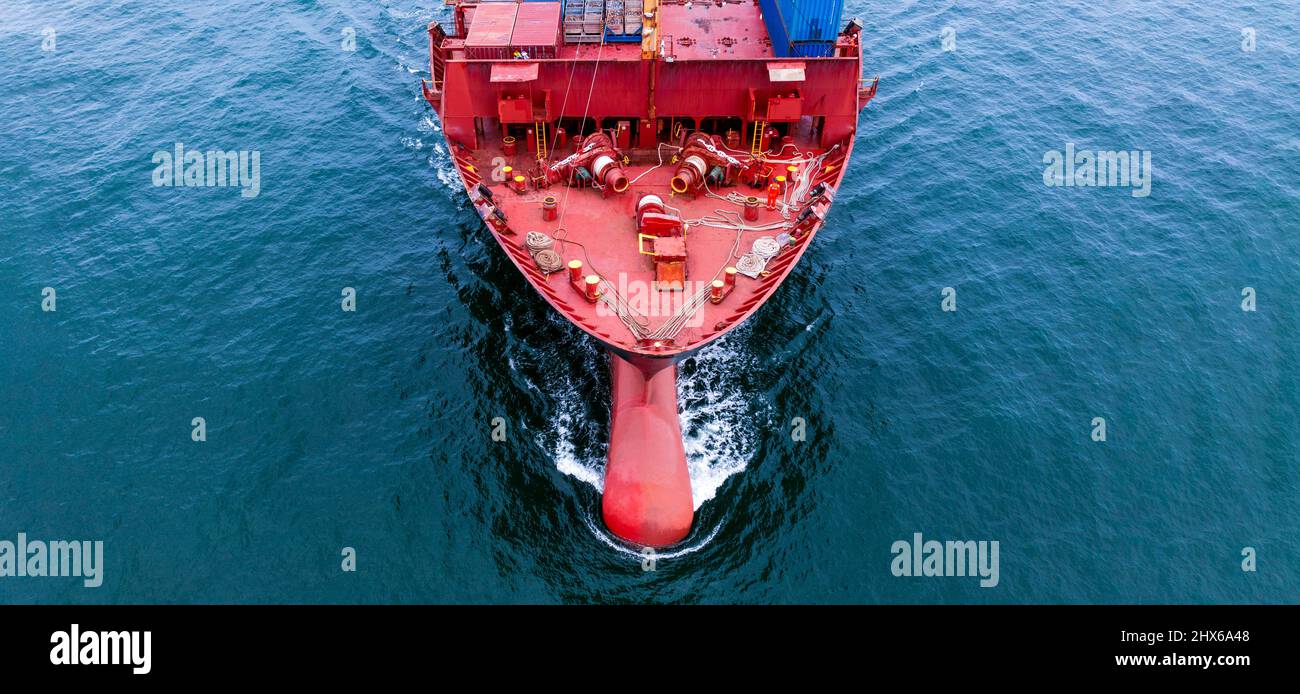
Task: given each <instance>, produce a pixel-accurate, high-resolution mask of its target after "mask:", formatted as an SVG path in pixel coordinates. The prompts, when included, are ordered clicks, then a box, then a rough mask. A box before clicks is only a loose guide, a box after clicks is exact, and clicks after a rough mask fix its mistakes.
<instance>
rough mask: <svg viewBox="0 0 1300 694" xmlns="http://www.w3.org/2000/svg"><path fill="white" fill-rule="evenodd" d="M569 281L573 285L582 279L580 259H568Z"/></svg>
mask: <svg viewBox="0 0 1300 694" xmlns="http://www.w3.org/2000/svg"><path fill="white" fill-rule="evenodd" d="M569 281H570V282H572V283H574V284H575V285H576V284H578V283H579V282H581V281H582V261H581V260H570V261H569Z"/></svg>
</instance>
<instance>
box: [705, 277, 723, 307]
mask: <svg viewBox="0 0 1300 694" xmlns="http://www.w3.org/2000/svg"><path fill="white" fill-rule="evenodd" d="M725 286H726V284H724V283H723V281H722V280H713V284H712V285H710V290H709V301H712V302H713V303H715V304H720V303H722V288H723V287H725Z"/></svg>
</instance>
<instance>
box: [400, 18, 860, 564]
mask: <svg viewBox="0 0 1300 694" xmlns="http://www.w3.org/2000/svg"><path fill="white" fill-rule="evenodd" d="M537 4H538V5H540V4H542V3H537ZM474 7H477V6H476V5H474V4H473V3H470V2H464V1H462V2H461V3H460V4H459V5H458V6H457V27H458V31H457V33H459V34H460V35H461V37H459V38H458V37H452V36H448V35H447V34H446V33H445V32H444V31H443V29H442V28H441V27H440V26H438V25H437V24H434V25H431V26H430V28H429V37H430V71H431V74H432V77H433V79H432V81H431V82H427V83H426V84H425V97H426V98H427V99H428V101H429V103H430V104H431V105H433V107H434V108H435V109H436V110H437V111H438V114H439V117H440V119H441V121H442V124H443V128H444V132H445V135H446V137H447V140H448V145H449V149H450V150H451V152H452V157H453V160H454V162H455V166H456V170H457V173H458V174H459V175H460V178H461V180H462V182H463V183H464V186H465V189H466V191H467V193H469V195H470V198H471V200H472V201H473V202H474V205H475V209H476V210H477V211H478V212H479V214H480V215H482V216H483V218H484V220H485V222H486V226H487V227H488V229H489V230H490V231H491V234H492V236H493V238H494V239H495V240H496V241H497V243H498V244H499V245H500V246H501V248H502V249H503V251H504V252H505V253H506V255H507V257H509V258H510V260H511V262H513V263H514V264H515V266H516V267H517V268H518V269H519V271H520V272H521V273H522V275H523V276H524V277H525V278H526V279H527V280H528V281H529V283H530V284H531V285H532V286H533V288H534V289H536V290H537V293H538V294H539V295H540V296H541V297H542V298H543V299H545V300H546V301H547V302H548V303H549V304H550V305H551V306H552V307H553V308H555V310H556V311H557V312H559V313H560V314H561V315H563V316H564V317H565V318H567V319H568V320H569V321H570V322H572V323H573V324H574V325H575V326H577V327H578V328H580V329H582V330H583V331H584V332H586V333H587V334H589V335H591V336H592V337H595V338H596V339H598V340H600V341H601V343H602V344H604V345H605V346H606V348H607V349H609V351H610V352H611V374H612V380H613V403H612V408H613V409H612V416H611V431H610V445H609V459H608V464H607V467H606V471H605V475H606V479H605V491H604V495H605V496H604V500H603V510H604V515H605V521H606V524H607V525H608V526H609V528H610V529H611V530H612V531H613V532H614V533H615V534H617V535H618V536H619V537H622V538H624V539H625V540H628V541H630V542H633V543H636V544H640V545H648V546H663V545H668V544H673V543H675V542H678V541H680V540H681V539H682V538H683V537H685V536H686V534H687V533H688V532H689V530H690V525H691V520H692V516H693V509H694V506H693V503H692V499H691V490H690V476H689V474H688V472H687V468H686V461H685V454H684V452H683V446H682V440H681V431H680V428H679V425H678V423H677V399H676V383H675V377H676V368H675V363H676V362H677V361H678V360H680V359H682V358H684V357H685V356H687V355H689V354H692V353H694V352H696V351H698V350H699V349H700V348H702V347H703V346H705V345H706V344H708V343H710V342H712V341H714V340H716V339H718V338H719V337H721V336H722V335H725V334H726V333H727V332H729V331H731V330H733V329H735V328H736V327H737V326H738V325H740V324H741V323H742V322H744V321H745V319H747V318H748V317H749V316H750V315H752V314H753V313H754V312H755V311H757V310H758V308H759V307H760V306H762V305H763V303H765V302H766V300H767V299H768V298H769V297H771V296H772V294H773V293H774V292H775V290H776V288H777V287H778V286H780V284H781V283H782V282H783V281H784V279H785V278H786V277H787V276H788V275H789V273H790V272H791V270H792V269H793V268H794V266H795V264H796V263H797V262H798V260H799V258H800V257H801V256H802V255H803V253H804V251H805V250H807V248H808V246H809V245H811V242H812V240H813V238H814V237H815V236H816V232H817V230H818V229H819V228H820V226H821V223H822V220H823V219H825V216H826V214H827V212H828V211H829V208H830V205H831V202H832V200H833V199H834V193H835V191H836V190H837V189H838V188H839V185H840V182H841V180H842V178H843V176H844V172H845V169H846V165H847V163H848V160H849V155H850V154H851V152H852V149H853V139H854V134H855V132H856V127H857V116H858V113H859V111H860V109H861V108H863V107H865V106H866V103H867V102H868V101H869V100H870V99H871V98H872V96H874V94H875V85H874V83H873V84H871V85H870V86H869V87H866V86H864V85H863V83H862V82H861V81H860V79H859V74H860V71H861V54H860V49H859V43H858V38H859V36H858V32H857V30H856V29H855V28H854V26H855V25H850V27H849V29H848V30H846V32H845V33H844V34H842V35H841V36H840V37H839V39H838V40H837V42H836V44H835V50H834V52H833V55H832V57H827V58H810V59H801V60H797V61H790V60H788V59H784V60H778V59H775V58H774V56H773V55H772V53H771V49H770V43H765V41H766V30H765V29H764V28H763V23H762V18H761V15H760V14H759V12H758V7H757V5H754V4H747V3H744V2H730V3H722V4H718V5H716V6H715V5H708V4H696V5H694V7H688V6H685V5H681V4H676V3H669V2H666V1H662V2H660V3H657V4H656V3H655V2H653V0H647V4H646V8H647V11H648V12H649V14H648V15H647V16H648V17H649V18H648V19H647V20H646V30H647V31H646V36H647V37H653V36H657V37H659V38H658V39H655V40H652V39H651V38H647V39H646V40H645V41H644V42H643V43H639V44H617V45H616V44H604V43H601V44H600V45H590V44H587V45H567V44H561V42H560V41H559V39H558V26H557V27H556V32H555V34H554V35H556V36H557V38H556V40H555V45H553V46H548V45H545V44H544V43H541V42H543V37H544V36H546V35H550V34H551V32H550V29H549V28H543V29H542V30H539V28H538V26H537V22H536V21H532V22H530V23H529V25H528V26H527V29H526V33H527V41H526V43H527V50H526V52H527V54H528V55H530V56H532V57H531V58H529V59H527V60H511V59H509V56H511V55H520V54H521V53H522V52H523V51H521V50H519V49H518V48H510V47H509V45H508V44H509V41H508V39H509V37H510V36H511V28H510V27H509V26H506V23H507V20H505V19H502V17H507V16H513V15H512V13H513V12H515V10H513V9H510V8H503V7H500V6H497V7H488V6H487V5H483V6H482V7H477V9H478V12H480V13H482V14H481V17H482V19H483V24H482V25H481V26H480V27H479V29H480V30H479V31H478V33H477V34H476V33H475V31H474V26H473V25H472V23H470V22H468V21H465V20H464V18H463V17H462V14H463V12H462V10H467V8H474ZM519 7H520V8H521V10H520V11H521V12H522V11H523V9H527V10H528V14H530V15H531V16H551V15H553V14H554V13H548V12H547V11H546V10H542V9H539V8H536V7H532V8H528V7H525V6H524V5H520V6H519ZM651 10H653V11H651ZM489 16H491V19H490V21H489ZM547 21H550V20H547ZM466 24H468V25H469V28H468V31H469V40H468V41H467V40H466V39H465V38H464V36H465V32H466V27H465V26H463V25H466ZM519 26H520V25H515V26H514V29H513V32H514V35H515V36H516V37H518V36H519V32H520V31H521V29H520V28H519ZM656 32H657V33H656ZM501 37H506V38H501ZM494 42H495V43H494ZM516 42H518V41H516ZM497 44H501V45H502V47H501V48H500V49H497V48H494V46H495V45H497ZM494 51H495V52H494ZM539 56H541V57H540V59H539ZM561 130H565V131H567V132H564V134H561ZM574 135H578V136H584V139H583V140H582V142H581V143H576V144H575V142H574V141H573V139H571V138H573V136H574ZM779 176H780V177H781V178H778V177H779ZM769 189H770V190H771V195H768V191H769ZM752 196H758V197H762V198H764V203H766V204H762V205H759V206H758V207H755V206H754V205H753V204H752V202H750V203H746V199H747V198H748V199H750V200H752V199H753V197H752ZM647 211H649V214H645V213H646V212H647ZM774 239H775V241H774ZM751 249H752V250H751ZM760 250H761V251H762V252H760ZM749 256H753V257H749ZM751 272H752V274H751Z"/></svg>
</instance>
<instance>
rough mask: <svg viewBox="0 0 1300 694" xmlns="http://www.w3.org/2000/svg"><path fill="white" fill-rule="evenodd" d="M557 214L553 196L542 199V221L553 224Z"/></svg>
mask: <svg viewBox="0 0 1300 694" xmlns="http://www.w3.org/2000/svg"><path fill="white" fill-rule="evenodd" d="M558 212H559V210H558V209H557V207H556V204H555V196H554V195H548V196H546V197H544V198H542V219H543V220H545V221H548V222H554V221H555V217H556V215H557V214H558ZM575 279H576V278H575Z"/></svg>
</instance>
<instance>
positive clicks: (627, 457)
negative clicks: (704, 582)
mask: <svg viewBox="0 0 1300 694" xmlns="http://www.w3.org/2000/svg"><path fill="white" fill-rule="evenodd" d="M609 365H610V376H611V380H612V385H613V403H612V408H611V413H610V425H609V457H608V460H607V461H606V464H605V496H604V499H603V500H602V503H601V506H602V509H601V510H602V512H603V513H604V516H605V525H606V526H608V527H609V529H610V530H612V531H613V532H614V534H615V535H618V536H619V537H621V538H624V539H626V540H630V541H633V542H636V543H638V544H642V545H649V546H655V547H662V546H665V545H671V544H674V543H676V542H678V541H680V540H681V539H682V538H684V537H686V534H687V533H688V532H690V530H691V520H692V518H693V517H694V515H695V506H694V502H693V500H692V499H691V476H690V473H689V472H688V471H687V469H686V451H685V449H684V448H683V446H682V430H681V426H680V425H679V424H678V421H677V367H676V366H675V365H673V364H671V363H669V365H668V366H667V368H660V369H659V370H658V371H657V372H655V373H653V375H649V376H647V373H646V372H645V371H643V370H642V369H641V368H638V367H637V366H635V365H633V364H632V363H631V362H628V361H627V360H625V359H623V358H622V357H619V356H617V355H614V354H611V355H610V358H609Z"/></svg>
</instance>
